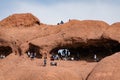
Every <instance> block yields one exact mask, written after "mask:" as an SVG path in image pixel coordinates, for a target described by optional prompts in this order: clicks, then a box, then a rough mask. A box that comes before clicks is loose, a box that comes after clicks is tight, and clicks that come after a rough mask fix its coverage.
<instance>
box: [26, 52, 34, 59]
mask: <svg viewBox="0 0 120 80" xmlns="http://www.w3.org/2000/svg"><path fill="white" fill-rule="evenodd" d="M27 55H28V57H30V58H31V60H33V59H34V58H35V57H36V53H35V52H30V51H28V52H27Z"/></svg>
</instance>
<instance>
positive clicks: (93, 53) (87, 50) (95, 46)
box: [50, 38, 120, 62]
mask: <svg viewBox="0 0 120 80" xmlns="http://www.w3.org/2000/svg"><path fill="white" fill-rule="evenodd" d="M60 50H61V54H64V53H65V54H67V56H62V58H61V55H60V54H59V51H60ZM62 50H63V51H62ZM65 50H66V52H65ZM67 50H68V52H70V55H68V52H67ZM119 51H120V43H119V42H118V41H115V40H111V39H104V38H101V39H94V40H88V41H87V43H84V42H81V43H73V44H68V45H64V46H57V47H56V48H54V49H52V50H51V52H50V53H51V55H52V56H55V57H56V55H57V56H58V59H64V58H65V59H66V60H85V61H88V62H91V61H100V60H101V59H103V58H104V57H106V56H110V55H112V54H114V53H115V52H119Z"/></svg>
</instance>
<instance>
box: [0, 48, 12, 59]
mask: <svg viewBox="0 0 120 80" xmlns="http://www.w3.org/2000/svg"><path fill="white" fill-rule="evenodd" d="M11 53H12V48H11V47H9V46H0V58H1V59H3V58H5V57H7V56H8V55H9V54H11Z"/></svg>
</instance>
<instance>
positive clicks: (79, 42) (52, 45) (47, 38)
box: [0, 13, 120, 80]
mask: <svg viewBox="0 0 120 80" xmlns="http://www.w3.org/2000/svg"><path fill="white" fill-rule="evenodd" d="M119 34H120V23H114V24H113V25H109V24H107V23H105V22H103V21H97V20H83V21H79V20H70V21H68V22H66V23H64V24H60V25H46V24H42V23H41V22H40V21H39V20H38V19H37V18H36V17H35V16H33V15H32V14H30V13H27V14H14V15H11V16H9V17H7V18H5V19H4V20H2V21H0V50H7V49H9V50H8V54H7V55H9V54H10V56H9V57H8V58H6V59H5V60H6V61H5V63H6V62H7V61H8V60H10V59H9V58H10V57H11V55H13V54H16V55H26V51H28V49H30V47H31V46H32V47H33V48H34V47H35V48H36V47H37V51H38V53H39V54H42V55H44V53H47V54H48V55H50V54H51V52H52V51H53V50H55V49H58V48H70V49H71V48H73V49H77V48H78V49H81V48H86V47H87V48H90V47H93V48H94V47H99V46H100V48H101V47H102V48H103V47H104V48H103V49H106V48H107V49H114V51H108V53H109V52H112V53H114V52H117V51H120V44H119V42H120V36H119ZM11 49H12V51H11ZM104 51H105V50H104ZM11 53H12V54H11ZM101 54H102V53H101ZM14 57H15V55H14ZM113 57H115V58H110V59H112V60H113V61H114V60H115V59H116V58H118V57H116V56H113ZM17 59H18V57H17V58H16V57H15V60H14V59H13V62H15V63H16V64H17V65H18V63H17V62H16V61H17ZM20 60H22V58H20ZM25 60H26V58H25ZM106 60H107V59H106ZM23 61H24V60H23ZM115 61H116V60H115ZM11 62H12V61H11ZM18 62H19V61H18ZM23 63H25V61H24V62H23ZM26 63H28V64H29V65H31V64H30V63H29V61H28V62H26ZM104 63H110V64H111V63H112V62H111V60H109V58H108V60H107V61H104V60H103V61H101V62H100V63H99V64H98V68H97V67H96V68H95V70H94V69H93V71H92V73H91V75H90V76H89V77H88V80H93V79H96V80H100V79H101V78H100V77H99V76H102V77H104V75H106V74H104V73H101V74H103V75H101V74H100V75H99V73H98V72H99V70H98V69H99V66H100V68H101V67H106V66H105V64H104ZM8 64H9V63H8ZM8 64H7V66H8ZM19 64H21V62H19ZM65 64H66V63H65ZM25 65H27V64H25ZM68 65H69V64H68ZM115 65H116V66H118V65H117V63H115ZM71 66H72V65H71ZM5 67H6V66H5ZM13 67H14V66H13ZM13 67H11V68H13ZM3 68H4V66H3ZM3 68H2V69H3ZM7 68H8V67H7ZM17 68H18V69H19V67H17ZM20 68H22V67H20ZM26 68H28V70H26V71H30V74H28V77H29V76H31V75H32V74H33V73H32V70H31V68H32V66H31V67H30V68H29V67H26ZM66 68H67V67H66ZM77 68H79V66H77ZM87 68H88V67H87ZM92 68H93V67H92ZM92 68H91V69H90V70H88V71H89V72H90V71H91V70H92ZM60 69H62V68H60ZM70 69H71V68H70ZM73 69H75V68H73ZM102 69H105V68H102ZM102 69H100V72H101V70H102ZM108 69H109V70H110V69H112V67H109V68H108ZM118 69H119V68H118ZM37 70H39V69H38V67H37ZM37 70H35V71H36V72H35V73H38V74H40V73H39V72H37ZM48 70H49V69H48ZM56 70H57V69H56ZM56 70H54V71H56ZM115 70H116V69H115ZM22 71H24V68H23V69H22ZM6 72H7V71H6ZM18 72H19V74H20V75H23V74H22V72H20V71H19V70H18ZM63 72H64V71H63ZM68 72H70V74H69V75H71V76H72V75H74V76H72V77H73V78H72V79H71V80H74V78H76V80H80V79H81V80H82V78H81V77H80V76H79V75H77V76H75V75H76V73H72V72H71V71H68ZM83 72H84V71H83ZM1 73H2V72H1ZM3 73H4V69H3ZM15 73H16V72H13V74H15ZM78 73H79V72H78ZM97 73H98V77H97V76H96V74H97ZM44 74H45V73H44ZM53 74H54V73H53ZM86 74H88V72H87V73H86ZM111 74H113V73H110V75H111ZM118 74H120V73H119V72H117V73H116V75H115V79H118V78H116V77H118V76H117V75H118ZM0 75H1V76H3V74H0ZM8 75H9V74H8ZM41 75H42V74H41ZM9 76H11V75H9ZM17 76H18V77H21V76H19V75H17ZM57 76H59V75H58V74H57ZM92 76H94V77H93V78H92ZM28 77H24V79H21V80H26V78H28ZM59 77H60V76H59ZM32 78H33V77H32ZM50 78H51V77H50ZM60 78H61V77H60ZM65 78H66V80H70V79H69V76H66V77H65ZM85 78H86V76H85V77H84V79H85ZM0 79H1V80H5V79H2V77H0ZM12 79H13V78H11V80H12ZM16 79H17V77H16ZM16 79H15V80H16ZM36 79H38V78H36ZM51 79H53V78H51ZM51 79H50V80H51ZM107 79H109V78H105V79H104V80H107ZM6 80H7V79H6ZM8 80H10V79H8ZM31 80H34V79H31ZM56 80H57V79H56ZM62 80H63V79H62ZM111 80H114V78H111Z"/></svg>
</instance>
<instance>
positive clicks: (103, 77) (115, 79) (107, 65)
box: [87, 52, 120, 80]
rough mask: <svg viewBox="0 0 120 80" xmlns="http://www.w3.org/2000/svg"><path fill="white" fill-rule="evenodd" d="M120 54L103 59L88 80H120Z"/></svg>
mask: <svg viewBox="0 0 120 80" xmlns="http://www.w3.org/2000/svg"><path fill="white" fill-rule="evenodd" d="M119 79H120V52H119V53H116V54H114V55H113V56H110V57H107V58H105V59H103V60H102V61H101V62H100V63H98V64H97V66H96V67H95V68H94V70H93V71H92V72H91V74H90V75H89V77H88V79H87V80H119Z"/></svg>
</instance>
